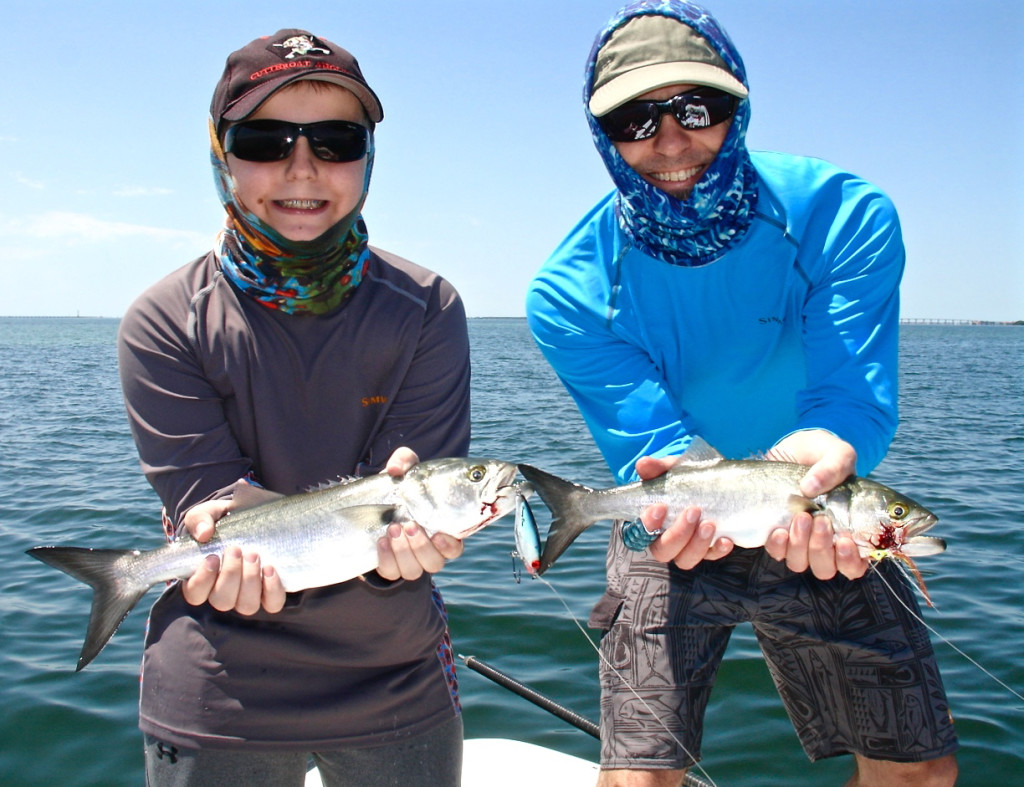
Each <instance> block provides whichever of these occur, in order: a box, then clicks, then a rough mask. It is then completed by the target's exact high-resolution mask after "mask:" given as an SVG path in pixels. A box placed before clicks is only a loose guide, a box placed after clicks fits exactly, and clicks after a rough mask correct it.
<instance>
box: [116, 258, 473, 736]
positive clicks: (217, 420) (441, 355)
mask: <svg viewBox="0 0 1024 787" xmlns="http://www.w3.org/2000/svg"><path fill="white" fill-rule="evenodd" d="M118 344H119V364H120V370H121V380H122V386H123V389H124V395H125V402H126V406H127V409H128V415H129V420H130V423H131V428H132V434H133V435H134V437H135V441H136V444H137V446H138V450H139V456H140V460H141V464H142V468H143V471H144V472H145V474H146V477H147V478H148V479H149V481H150V483H151V484H152V485H153V487H154V489H155V490H156V491H157V493H158V495H159V496H160V499H161V500H162V502H163V504H164V506H165V507H166V510H167V512H168V514H169V515H170V516H171V517H172V519H173V521H174V522H175V523H180V521H181V517H182V515H183V514H184V512H185V511H186V510H187V509H188V508H189V507H191V506H192V505H195V504H196V503H198V502H200V501H203V500H207V499H210V498H215V497H224V496H226V495H227V494H229V491H230V489H231V487H232V486H233V485H234V483H235V482H236V481H237V480H238V479H239V478H242V477H244V476H246V475H250V474H251V477H253V478H254V479H255V480H256V481H258V482H259V483H260V484H262V485H263V486H265V487H267V488H268V489H271V490H273V491H275V492H281V493H285V494H291V493H295V492H299V491H303V490H305V489H307V488H309V487H311V486H315V485H317V484H319V483H322V482H324V481H329V480H332V479H335V478H337V477H339V476H350V475H353V474H363V475H365V474H367V473H372V472H377V471H378V470H379V469H380V468H381V467H382V466H383V464H384V463H385V462H386V460H387V458H388V457H389V456H390V454H391V452H392V451H393V450H394V449H395V448H397V447H398V446H401V445H406V446H409V447H411V448H412V449H413V450H415V451H416V452H417V454H418V455H419V456H420V458H421V459H429V458H432V457H439V456H464V455H465V454H466V452H467V450H468V447H469V383H470V370H469V342H468V337H467V331H466V321H465V313H464V310H463V307H462V303H461V300H460V299H459V297H458V294H457V293H456V292H455V290H454V289H453V288H452V287H451V285H450V284H449V283H448V282H446V281H445V280H443V279H442V278H441V277H439V276H437V275H436V274H433V273H431V272H430V271H427V270H425V269H423V268H420V267H418V266H416V265H413V264H412V263H410V262H408V261H406V260H403V259H401V258H399V257H396V256H394V255H391V254H388V253H386V252H382V251H380V250H373V254H372V255H371V262H370V267H369V270H368V271H367V274H366V276H365V278H364V280H363V282H362V283H361V284H360V286H359V288H358V289H357V290H356V291H355V293H354V295H353V296H352V298H351V299H349V300H348V301H347V302H346V303H345V304H344V305H343V306H342V307H341V308H340V309H339V310H337V311H335V312H334V313H332V314H330V315H325V316H310V315H289V314H285V313H283V312H279V311H274V310H271V309H268V308H266V307H265V306H262V305H260V304H258V303H256V302H255V301H253V300H251V299H250V298H248V297H246V296H245V295H242V294H240V293H239V292H238V291H237V290H236V289H235V288H234V287H233V286H232V285H231V284H230V283H229V282H228V281H227V280H226V279H225V278H224V276H223V275H222V274H221V273H220V271H219V269H218V267H217V264H216V261H215V259H214V257H213V255H212V254H210V255H207V256H206V257H203V258H200V259H198V260H196V261H194V262H192V263H190V264H189V265H186V266H185V267H183V268H181V269H179V270H178V271H176V272H174V273H172V274H171V275H170V276H168V277H167V278H165V279H163V280H162V281H160V282H158V283H157V284H156V285H154V286H153V287H151V288H150V289H149V290H147V291H146V292H145V293H143V295H141V296H140V297H139V298H138V300H137V301H136V302H135V303H134V304H133V305H132V307H131V308H130V309H129V311H128V313H127V314H126V315H125V317H124V319H123V321H122V324H121V331H120V336H119V342H118ZM445 630H446V627H445V623H444V620H443V617H442V614H441V611H440V609H439V606H438V601H437V600H435V599H434V597H433V592H432V584H431V582H430V580H429V579H427V578H424V579H422V580H419V581H416V582H401V583H396V584H394V585H390V586H388V585H387V583H382V582H376V583H368V582H364V581H362V580H359V579H355V580H351V581H349V582H346V583H343V584H340V585H335V586H332V587H327V588H319V589H315V590H307V591H303V592H301V593H296V594H290V595H289V598H288V603H287V605H286V607H285V609H284V610H283V611H282V612H280V613H278V614H276V615H268V614H266V613H263V612H260V613H258V614H257V615H254V616H252V617H242V616H240V615H236V614H234V613H221V612H217V611H216V610H214V609H213V608H212V607H210V606H209V605H202V606H198V607H193V606H190V605H189V604H187V603H186V602H185V601H184V599H183V598H182V596H181V593H180V591H179V590H178V589H177V587H172V588H170V589H168V591H167V592H165V593H164V594H163V595H162V596H161V597H160V599H159V600H158V601H157V602H156V604H155V605H154V607H153V610H152V612H151V614H150V625H149V630H148V633H147V637H146V647H145V654H144V657H143V673H142V686H141V703H140V727H141V728H142V730H143V731H144V732H147V733H149V734H152V735H154V736H156V737H158V738H160V739H161V740H165V741H167V742H169V743H172V744H175V745H179V746H186V747H193V748H194V747H205V746H208V747H221V748H231V747H236V746H260V747H264V748H281V749H284V748H290V749H308V748H313V747H320V748H324V747H328V746H331V745H346V746H347V745H358V746H362V745H370V744H373V743H377V742H382V741H386V740H392V739H394V738H396V737H402V736H404V735H407V734H409V735H411V734H416V733H417V732H420V731H423V730H425V729H427V728H429V727H431V726H433V725H435V724H438V723H440V722H441V721H443V720H445V719H447V718H450V717H451V716H452V715H454V714H455V713H456V712H457V700H456V699H455V698H454V695H453V693H452V691H451V689H452V687H451V685H450V683H449V681H448V680H446V677H448V676H447V675H446V670H445V665H444V664H443V663H442V661H440V660H439V658H438V654H437V651H438V647H439V644H440V643H441V641H442V639H443V638H444V636H445Z"/></svg>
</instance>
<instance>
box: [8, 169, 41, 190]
mask: <svg viewBox="0 0 1024 787" xmlns="http://www.w3.org/2000/svg"><path fill="white" fill-rule="evenodd" d="M14 180H15V182H17V183H19V184H20V185H22V186H26V187H27V188H30V189H44V188H46V184H45V183H44V182H43V181H41V180H32V179H31V178H28V177H26V176H25V175H22V174H21V173H20V172H15V173H14Z"/></svg>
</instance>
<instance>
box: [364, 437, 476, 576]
mask: <svg viewBox="0 0 1024 787" xmlns="http://www.w3.org/2000/svg"><path fill="white" fill-rule="evenodd" d="M419 461H420V459H419V457H418V456H417V455H416V452H415V451H413V450H412V449H411V448H406V447H404V446H403V447H401V448H398V449H396V450H395V452H394V453H393V454H392V455H391V457H390V458H389V459H388V463H387V465H386V466H385V467H384V472H385V473H387V474H388V475H391V476H396V477H397V476H402V475H405V474H406V473H407V472H409V470H410V469H411V468H412V467H413V466H414V465H416V464H417V463H418V462H419ZM463 549H464V545H463V543H462V541H461V540H459V539H457V538H453V537H452V536H449V535H447V534H446V533H435V534H434V535H433V536H429V537H428V536H427V533H426V531H425V530H424V529H423V528H422V527H420V526H419V525H417V524H416V523H415V522H406V523H404V524H398V523H392V524H391V525H389V526H388V532H387V535H386V536H385V537H383V538H381V539H379V540H378V541H377V560H378V565H377V573H378V574H380V575H381V576H382V577H383V578H384V579H389V580H398V579H409V580H413V579H419V578H420V577H421V576H423V574H424V573H427V574H436V573H437V572H438V571H440V570H441V569H442V568H444V564H445V561H447V560H452V559H454V558H457V557H459V556H460V555H461V554H462V550H463Z"/></svg>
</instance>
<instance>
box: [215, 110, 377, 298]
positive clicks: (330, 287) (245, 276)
mask: <svg viewBox="0 0 1024 787" xmlns="http://www.w3.org/2000/svg"><path fill="white" fill-rule="evenodd" d="M210 162H211V164H212V165H213V174H214V180H215V182H216V185H217V194H218V196H219V197H220V201H221V204H223V205H224V210H225V211H226V212H227V218H226V220H225V222H224V229H223V230H221V232H220V234H219V235H218V236H217V243H216V246H215V247H214V254H215V255H216V256H217V260H218V262H219V263H220V267H221V270H222V271H223V272H224V275H225V276H226V277H227V278H228V279H229V280H230V281H231V282H232V284H234V285H235V286H236V287H237V288H238V289H239V290H240V291H241V292H243V293H244V294H245V295H247V296H249V297H250V298H252V299H253V300H255V301H257V302H258V303H261V304H262V305H264V306H266V307H267V308H270V309H279V310H281V311H284V312H287V313H289V314H327V313H329V312H332V311H334V310H335V309H337V308H338V307H339V306H340V305H341V304H342V303H343V302H344V301H345V300H347V299H348V298H349V297H350V296H351V295H352V294H353V292H354V291H355V289H356V287H358V286H359V283H360V282H361V281H362V278H363V274H364V273H365V272H366V268H367V266H368V265H369V261H370V250H369V247H368V238H367V233H366V225H365V224H364V222H363V217H362V216H361V215H360V211H361V210H362V207H363V202H365V200H366V193H367V190H368V189H369V186H370V172H371V170H372V169H373V135H372V134H371V135H370V144H369V148H368V150H367V153H366V177H365V179H364V181H363V195H362V197H360V199H359V202H358V203H357V204H356V206H355V207H354V208H352V210H351V211H350V212H349V213H348V215H346V216H345V217H344V218H342V219H341V220H340V221H339V222H338V223H337V224H335V225H334V226H333V227H331V228H330V229H329V230H327V232H325V233H324V234H323V235H321V236H320V237H319V238H316V239H314V240H310V241H294V240H289V239H288V238H285V237H284V236H282V235H281V234H280V233H279V232H277V231H275V230H274V229H273V228H272V227H270V226H268V225H267V224H266V223H265V222H263V221H261V220H260V219H259V218H258V217H257V216H255V215H253V214H252V213H250V212H249V211H248V210H246V208H245V206H244V205H242V204H241V202H239V201H238V199H237V196H236V194H235V187H234V181H233V180H232V178H231V172H230V171H229V170H228V164H227V158H226V156H225V155H224V151H223V150H222V149H221V146H220V141H219V140H218V138H217V133H216V130H215V125H214V123H213V121H212V120H211V121H210Z"/></svg>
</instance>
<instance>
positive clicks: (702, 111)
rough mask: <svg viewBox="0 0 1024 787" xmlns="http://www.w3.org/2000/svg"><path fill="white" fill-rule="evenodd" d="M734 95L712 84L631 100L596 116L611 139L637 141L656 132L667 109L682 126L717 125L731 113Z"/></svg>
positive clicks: (734, 99) (703, 126)
mask: <svg viewBox="0 0 1024 787" xmlns="http://www.w3.org/2000/svg"><path fill="white" fill-rule="evenodd" d="M737 103H738V101H737V99H736V96H733V95H730V94H729V93H725V92H723V91H721V90H717V89H715V88H711V87H702V88H700V89H699V90H693V91H690V92H688V93H680V94H679V95H677V96H672V98H667V99H665V100H664V101H630V102H628V103H625V104H623V105H622V106H621V107H616V108H615V109H613V110H612V111H611V112H609V113H608V114H607V115H604V116H602V117H599V118H598V119H597V122H598V125H600V126H601V130H602V131H604V133H605V134H607V135H608V138H609V139H610V140H612V142H637V141H639V140H642V139H650V138H651V137H653V136H654V135H655V134H657V133H658V127H659V126H660V125H661V118H662V115H664V114H665V113H666V112H671V113H672V116H673V117H675V119H676V120H678V121H679V125H681V126H682V127H683V128H685V129H700V128H710V127H711V126H717V125H718V124H719V123H724V122H725V121H726V120H728V119H729V118H731V117H732V116H733V113H734V112H735V111H736V105H737Z"/></svg>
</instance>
